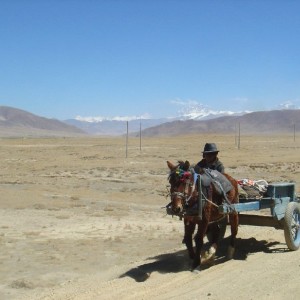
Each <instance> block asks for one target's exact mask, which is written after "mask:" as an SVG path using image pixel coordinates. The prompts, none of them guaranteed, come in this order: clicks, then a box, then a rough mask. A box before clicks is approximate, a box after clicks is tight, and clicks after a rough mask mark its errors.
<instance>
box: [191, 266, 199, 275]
mask: <svg viewBox="0 0 300 300" xmlns="http://www.w3.org/2000/svg"><path fill="white" fill-rule="evenodd" d="M191 271H192V273H194V274H199V273H200V272H201V268H200V266H198V267H196V268H194V269H192V270H191Z"/></svg>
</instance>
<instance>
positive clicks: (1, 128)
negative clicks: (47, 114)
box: [0, 106, 85, 137]
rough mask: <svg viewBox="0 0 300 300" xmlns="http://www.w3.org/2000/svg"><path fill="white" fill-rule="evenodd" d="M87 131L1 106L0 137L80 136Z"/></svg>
mask: <svg viewBox="0 0 300 300" xmlns="http://www.w3.org/2000/svg"><path fill="white" fill-rule="evenodd" d="M84 134H85V132H84V131H83V130H81V129H79V128H77V127H75V126H72V125H68V124H66V123H64V122H61V121H58V120H55V119H47V118H44V117H39V116H36V115H34V114H32V113H29V112H26V111H24V110H21V109H17V108H12V107H8V106H0V137H19V136H27V137H29V136H33V137H35V136H78V135H84Z"/></svg>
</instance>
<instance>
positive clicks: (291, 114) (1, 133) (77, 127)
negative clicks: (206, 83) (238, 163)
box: [0, 106, 300, 137]
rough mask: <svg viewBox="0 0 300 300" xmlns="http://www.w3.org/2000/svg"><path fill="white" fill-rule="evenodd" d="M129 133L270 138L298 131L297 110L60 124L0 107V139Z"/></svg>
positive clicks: (72, 121) (299, 124)
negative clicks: (234, 134)
mask: <svg viewBox="0 0 300 300" xmlns="http://www.w3.org/2000/svg"><path fill="white" fill-rule="evenodd" d="M127 125H128V131H129V133H130V135H131V136H138V135H139V134H140V132H142V134H143V136H148V137H154V136H175V135H184V134H193V133H235V132H236V130H237V128H239V130H240V131H241V133H243V134H250V133H251V134H261V133H264V134H269V133H278V132H283V133H284V132H292V131H293V130H295V129H299V128H300V109H282V110H272V111H257V112H248V113H247V112H245V113H232V112H219V113H216V112H214V113H213V114H208V113H207V112H205V113H203V114H202V115H201V112H199V113H198V114H193V115H184V116H182V117H181V118H173V119H170V118H169V119H168V118H165V119H164V118H161V119H133V120H130V121H128V122H127V121H124V120H121V121H118V120H108V119H106V120H101V121H99V120H94V121H93V120H90V121H85V120H78V119H70V120H65V121H59V120H56V119H48V118H44V117H40V116H37V115H34V114H32V113H30V112H26V111H24V110H20V109H18V108H12V107H7V106H0V137H20V136H22V137H24V136H28V137H29V136H33V137H35V136H39V137H41V136H84V135H93V136H95V135H97V136H117V135H124V134H126V132H127Z"/></svg>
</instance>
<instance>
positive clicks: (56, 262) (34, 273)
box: [0, 134, 300, 300]
mask: <svg viewBox="0 0 300 300" xmlns="http://www.w3.org/2000/svg"><path fill="white" fill-rule="evenodd" d="M206 142H215V143H216V144H217V146H218V148H219V150H220V153H219V157H220V159H221V160H222V162H223V163H224V165H225V168H226V172H227V173H229V174H230V175H232V176H233V177H234V178H236V179H244V178H248V179H252V180H258V179H264V180H266V181H267V182H269V183H272V182H295V184H296V193H297V194H298V195H299V193H300V136H296V137H294V136H292V135H288V134H282V135H280V134H274V135H251V136H250V135H249V136H241V140H240V146H239V147H238V146H237V141H236V137H235V136H234V135H229V134H228V135H223V136H221V135H217V134H216V135H213V134H211V135H191V136H187V135H186V136H176V137H165V138H163V137H160V138H142V139H140V138H139V137H129V139H128V144H127V149H126V139H125V137H110V138H109V137H82V138H11V139H9V138H3V139H1V140H0V153H1V161H0V164H1V166H0V187H1V197H0V299H3V300H10V299H47V300H50V299H53V300H54V299H55V300H57V299H76V300H83V299H188V300H192V299H209V300H218V299H222V300H225V299H230V300H233V299H289V300H291V299H299V294H300V250H299V251H290V250H289V249H288V248H287V246H286V244H285V239H284V233H283V231H282V230H276V229H274V228H271V227H260V226H245V225H240V226H239V233H238V238H237V247H236V253H235V256H234V259H233V260H230V261H227V260H226V259H225V258H224V257H225V254H226V249H225V246H226V237H227V236H228V234H229V231H230V230H229V228H227V231H226V235H225V239H224V242H223V241H222V242H221V243H220V247H219V249H218V252H217V258H216V261H215V264H214V265H209V266H206V267H203V270H202V271H201V272H200V273H199V274H194V273H192V272H190V262H189V259H188V257H187V254H186V250H185V246H184V245H183V244H182V243H181V241H182V237H183V224H182V221H180V220H179V219H178V217H173V218H172V216H170V215H166V211H165V208H164V207H165V206H166V205H167V204H168V202H169V199H168V180H167V179H168V174H169V170H168V168H167V164H166V161H167V160H170V161H172V162H176V161H177V160H180V159H181V160H189V161H190V162H191V163H196V162H198V161H199V160H200V158H201V151H202V150H203V147H204V144H205V143H206ZM222 243H224V245H223V246H222Z"/></svg>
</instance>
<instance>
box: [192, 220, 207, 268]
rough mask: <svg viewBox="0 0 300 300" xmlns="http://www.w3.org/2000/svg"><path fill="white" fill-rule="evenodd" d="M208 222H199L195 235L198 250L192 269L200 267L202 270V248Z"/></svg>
mask: <svg viewBox="0 0 300 300" xmlns="http://www.w3.org/2000/svg"><path fill="white" fill-rule="evenodd" d="M207 226H208V222H206V221H204V222H203V221H202V222H200V224H198V230H197V234H196V235H195V245H196V247H195V248H196V251H195V257H194V261H193V265H192V269H193V270H194V269H196V268H197V269H198V270H200V264H201V250H202V247H203V239H204V236H205V233H206V231H207Z"/></svg>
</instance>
